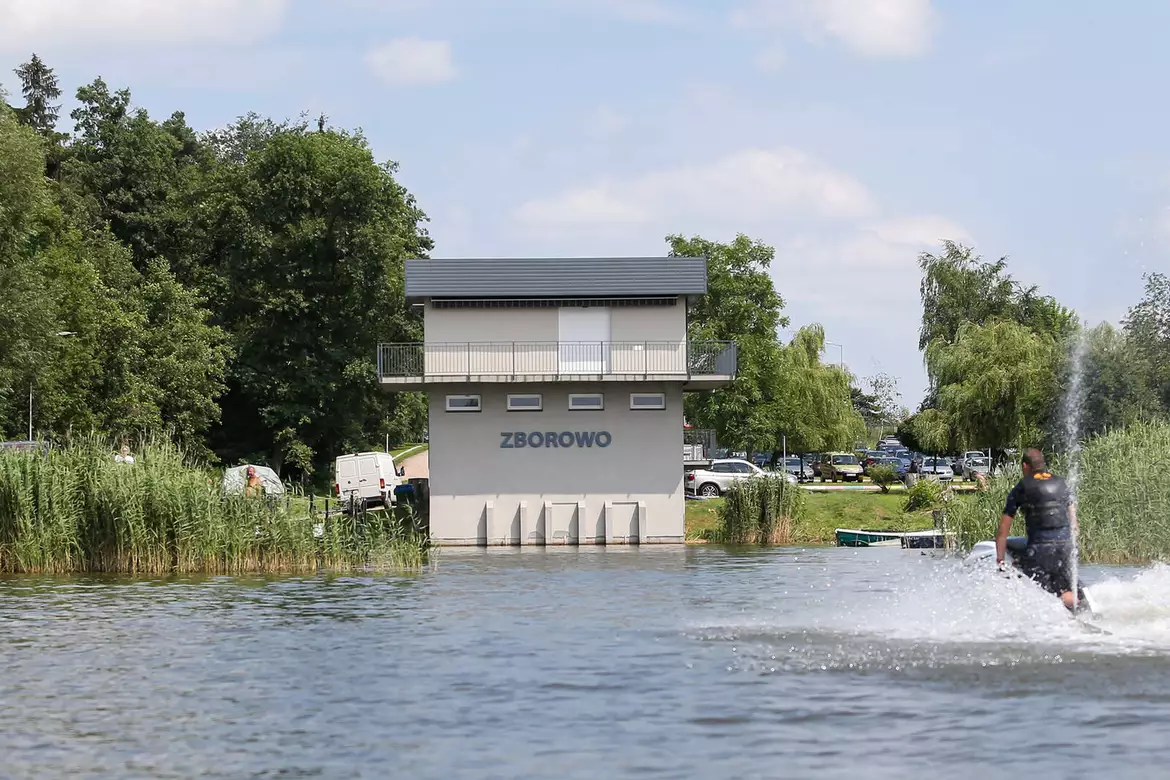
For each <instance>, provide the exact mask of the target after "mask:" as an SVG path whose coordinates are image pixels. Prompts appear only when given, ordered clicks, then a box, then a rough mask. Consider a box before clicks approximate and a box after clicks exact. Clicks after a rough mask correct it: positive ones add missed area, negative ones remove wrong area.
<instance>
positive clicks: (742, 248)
mask: <svg viewBox="0 0 1170 780" xmlns="http://www.w3.org/2000/svg"><path fill="white" fill-rule="evenodd" d="M667 241H668V242H669V244H670V254H671V256H674V257H705V258H707V276H708V282H707V294H706V295H704V296H703V297H702V298H701V299H700V300H699V301H698V302H697V303H696V304H695V305H694V307H693V308H692V310H691V312H690V323H689V335H690V338H691V339H692V340H693V341H708V340H729V341H735V342H736V343H737V345H738V355H739V365H738V370H737V376H736V379H735V381H734V382H732V384H731V385H730V386H729V387H726V388H722V389H720V390H718V391H717V392H714V393H704V394H694V395H692V396H691V397H689V398H688V399H687V402H686V403H687V419H688V420H691V421H693V422H694V423H695V424H697V425H699V426H700V427H705V428H711V429H713V430H714V431H715V433H716V436H717V437H718V439H719V440H720V441H721V442H722V443H724V444H727V445H731V446H736V447H743V448H746V449H750V450H757V451H759V450H769V451H772V452H773V453H774V457H773V459H775V457H777V456H778V455H777V454H778V453H779V452H780V450H781V446H782V441H783V440H784V437H787V442H788V447H789V450H790V451H800V450H805V449H823V448H826V447H844V446H847V443H848V442H850V441H852V439H853V438H854V437H855V436H857V435H858V433H859V431H861V430H863V426H862V423H861V418H860V417H859V416H858V415H857V414H856V413H855V412H854V411H853V408H852V405H851V403H850V395H849V376H848V375H847V374H846V373H845V372H843V371H841V370H840V369H838V368H835V367H830V366H825V365H824V364H822V363H821V362H820V355H821V353H822V352H823V351H824V331H823V329H821V328H820V326H816V325H814V326H808V327H806V328H802V329H801V330H800V331H798V332H797V334H796V335H795V336H794V338H793V339H792V341H791V343H789V344H786V345H785V344H781V343H780V341H779V338H778V334H777V330H778V329H779V328H781V327H786V326H787V325H788V318H787V317H785V316H783V314H782V311H783V307H784V300H783V298H781V296H780V295H779V294H778V293H777V292H776V289H775V286H774V284H773V282H772V277H771V275H770V273H769V268H770V266H771V262H772V259H773V257H774V254H775V253H774V251H773V249H772V248H771V247H769V246H767V245H766V244H763V243H762V242H759V241H753V240H752V239H750V238H748V237H746V236H743V235H740V236H737V237H736V239H735V240H734V241H732V242H731V243H730V244H721V243H717V242H713V241H709V240H706V239H703V238H700V237H694V238H690V239H687V238H684V237H682V236H678V235H674V236H669V237H668V238H667Z"/></svg>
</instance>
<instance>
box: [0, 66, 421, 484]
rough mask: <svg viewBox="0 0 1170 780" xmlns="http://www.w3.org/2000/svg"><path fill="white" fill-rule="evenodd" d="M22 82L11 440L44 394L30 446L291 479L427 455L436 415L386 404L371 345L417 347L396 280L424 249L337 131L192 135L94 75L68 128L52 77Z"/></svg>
mask: <svg viewBox="0 0 1170 780" xmlns="http://www.w3.org/2000/svg"><path fill="white" fill-rule="evenodd" d="M16 75H17V77H18V79H19V97H18V96H15V95H8V94H5V95H3V96H0V428H2V429H3V435H4V436H5V437H6V438H13V437H17V438H24V437H25V436H26V435H27V432H26V431H27V425H28V423H29V406H30V405H29V399H30V396H31V399H32V405H31V409H32V417H31V420H32V425H33V428H34V429H35V431H36V432H39V435H43V436H46V437H54V436H55V437H62V436H67V435H69V434H70V432H74V433H77V432H88V431H93V430H98V431H102V432H104V433H107V434H108V435H112V436H117V437H133V436H136V435H140V434H141V433H142V432H145V431H157V430H162V429H166V430H169V431H171V432H172V433H173V435H174V436H175V438H176V439H177V440H179V441H180V442H181V443H182V444H183V445H184V446H185V447H187V448H189V449H191V450H194V451H197V452H201V453H203V454H205V455H214V456H218V457H219V458H220V459H222V460H224V461H226V462H240V461H242V460H253V461H259V462H265V463H269V464H270V465H273V466H274V467H276V468H277V469H278V470H280V471H282V472H284V473H286V474H294V475H295V474H305V475H308V474H312V473H313V472H314V470H319V469H321V468H322V467H323V466H324V465H325V463H327V462H328V461H329V460H330V459H331V458H332V457H333V456H334V455H335V454H336V453H337V452H339V451H345V450H348V449H350V448H353V447H363V446H369V445H372V444H374V443H381V442H382V441H383V440H384V437H386V436H389V437H390V438H391V439H392V440H394V441H407V440H417V438H418V437H419V436H420V435H421V433H422V431H423V430H424V429H425V425H426V408H425V404H424V403H423V402H422V400H421V399H420V398H419V397H418V396H417V395H391V394H385V393H381V392H379V390H378V387H377V380H376V376H375V365H374V361H375V356H376V345H377V343H378V342H379V341H396V340H401V341H409V340H417V339H419V337H420V336H421V318H420V317H419V316H418V315H417V314H414V313H412V311H411V309H410V308H409V307H407V306H406V305H405V301H404V297H403V274H402V268H403V260H404V259H405V258H407V257H425V256H426V255H427V252H428V251H429V250H430V249H431V247H432V242H431V239H430V237H429V236H428V234H427V232H426V230H425V228H424V225H425V222H426V216H425V214H424V213H423V212H422V210H421V209H420V208H419V207H418V205H417V203H416V202H415V199H414V198H413V196H411V194H410V193H409V192H407V191H406V189H405V188H404V187H402V185H400V184H399V183H398V182H397V181H396V179H395V170H396V167H395V165H394V164H393V163H387V162H379V161H377V160H376V159H375V158H374V156H373V154H372V152H371V150H370V148H369V145H368V144H367V142H366V140H365V139H364V138H363V137H362V136H361V134H360V133H351V132H345V131H342V130H338V129H336V128H332V127H327V126H326V122H325V118H324V117H322V118H321V119H320V120H319V121H318V122H316V123H315V125H316V126H315V127H311V126H310V124H309V123H308V122H306V121H304V120H301V121H296V122H289V121H284V122H275V121H272V120H270V119H265V118H262V117H259V116H257V115H254V114H253V115H248V116H245V117H242V118H241V119H239V120H238V121H237V122H235V123H233V124H232V125H231V126H229V127H227V128H224V129H221V130H216V131H212V132H204V133H200V132H196V131H195V130H193V129H192V128H191V127H190V126H189V125H188V124H187V122H186V120H185V118H184V115H183V114H182V112H175V113H174V114H172V115H171V116H169V117H167V118H166V119H164V120H162V121H159V120H157V119H155V118H153V117H151V116H150V115H149V114H148V113H147V112H146V111H145V110H143V109H141V108H137V107H135V106H134V105H133V104H132V102H131V95H130V92H129V91H128V90H125V89H121V90H112V89H111V88H110V87H109V86H108V85H107V84H106V83H105V82H104V81H103V80H102V79H100V78H97V79H95V80H94V81H93V82H91V83H89V84H86V85H85V86H82V87H81V88H80V89H78V90H77V92H76V99H77V103H78V106H77V108H76V109H75V110H73V111H72V113H71V114H70V118H71V119H72V121H73V129H72V132H68V133H61V132H58V130H57V124H58V119H59V116H58V115H59V111H60V108H59V106H60V96H61V89H60V86H59V84H58V82H57V78H56V76H55V75H54V73H53V71H52V69H51V68H49V67H48V66H47V65H46V64H45V63H44V62H42V61H41V60H40V59H39V58H37V57H36V56H34V57H33V58H32V59H31V60H30V62H28V63H26V64H25V65H22V66H21V67H20V68H17V70H16ZM20 98H23V101H22V100H21V99H20ZM21 102H23V105H19V104H20V103H21ZM9 103H13V104H18V105H9Z"/></svg>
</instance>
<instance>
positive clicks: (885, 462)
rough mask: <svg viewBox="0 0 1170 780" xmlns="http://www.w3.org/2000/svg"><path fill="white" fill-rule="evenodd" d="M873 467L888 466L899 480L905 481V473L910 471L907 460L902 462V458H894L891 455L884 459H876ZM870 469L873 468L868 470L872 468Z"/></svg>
mask: <svg viewBox="0 0 1170 780" xmlns="http://www.w3.org/2000/svg"><path fill="white" fill-rule="evenodd" d="M873 465H874V466H889V467H890V468H892V469H893V470H894V473H895V474H897V475H898V478H899V479H905V477H906V472H908V471H909V470H910V461H909V460H903V459H902V458H895V457H894V456H892V455H890V456H887V457H885V458H878V459H877V460H876V461H874V463H873ZM872 467H873V466H871V467H870V468H872ZM866 474H867V475H868V472H866Z"/></svg>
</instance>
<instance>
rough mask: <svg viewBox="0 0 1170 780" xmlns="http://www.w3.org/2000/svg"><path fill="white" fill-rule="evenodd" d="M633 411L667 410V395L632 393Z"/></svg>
mask: <svg viewBox="0 0 1170 780" xmlns="http://www.w3.org/2000/svg"><path fill="white" fill-rule="evenodd" d="M630 408H631V409H665V408H666V393H630Z"/></svg>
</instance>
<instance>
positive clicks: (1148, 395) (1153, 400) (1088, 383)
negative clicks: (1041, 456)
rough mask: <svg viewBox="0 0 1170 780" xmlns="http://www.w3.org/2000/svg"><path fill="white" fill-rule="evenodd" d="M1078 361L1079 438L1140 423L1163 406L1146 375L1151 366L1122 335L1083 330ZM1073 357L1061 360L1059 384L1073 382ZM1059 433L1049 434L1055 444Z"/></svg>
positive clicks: (1107, 329) (1109, 329) (1108, 329)
mask: <svg viewBox="0 0 1170 780" xmlns="http://www.w3.org/2000/svg"><path fill="white" fill-rule="evenodd" d="M1083 338H1084V339H1085V342H1086V343H1085V345H1084V354H1083V358H1082V361H1081V367H1080V370H1081V379H1080V382H1081V388H1082V390H1081V397H1082V399H1083V408H1082V409H1079V410H1072V411H1073V413H1076V414H1079V428H1080V433H1081V436H1082V437H1088V436H1092V435H1094V434H1099V433H1105V432H1106V431H1108V430H1110V429H1114V428H1121V427H1125V426H1126V425H1129V424H1131V423H1133V422H1136V421H1138V420H1142V419H1148V418H1150V417H1154V416H1156V415H1158V414H1159V413H1160V412H1161V411H1162V404H1161V401H1160V399H1159V397H1158V392H1157V388H1156V387H1155V385H1154V382H1153V381H1152V377H1151V376H1150V366H1149V365H1148V363H1147V361H1146V360H1144V359H1143V355H1142V352H1141V350H1140V348H1138V346H1137V344H1135V343H1134V342H1133V341H1132V340H1131V339H1130V338H1127V337H1126V335H1125V333H1124V332H1123V331H1120V330H1118V329H1117V328H1114V327H1113V326H1112V325H1110V324H1108V323H1102V324H1100V325H1098V326H1097V327H1095V328H1093V329H1092V330H1090V331H1087V332H1086V333H1085V334H1084V336H1083ZM1073 362H1074V361H1073V359H1072V355H1071V354H1070V356H1069V358H1068V359H1066V360H1065V365H1064V367H1063V370H1062V372H1061V382H1060V386H1061V387H1064V388H1069V387H1071V386H1072V384H1073V376H1072V372H1073V370H1074V365H1073ZM1062 434H1063V431H1053V433H1052V435H1051V436H1050V438H1051V439H1052V440H1053V441H1059V440H1060V437H1061V435H1062Z"/></svg>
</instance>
